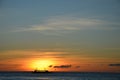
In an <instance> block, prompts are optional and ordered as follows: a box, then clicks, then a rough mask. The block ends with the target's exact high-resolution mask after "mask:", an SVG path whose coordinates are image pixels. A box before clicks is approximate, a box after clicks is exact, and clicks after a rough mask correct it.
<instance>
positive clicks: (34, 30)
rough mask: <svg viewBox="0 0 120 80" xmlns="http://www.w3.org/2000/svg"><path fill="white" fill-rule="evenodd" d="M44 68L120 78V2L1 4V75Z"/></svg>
mask: <svg viewBox="0 0 120 80" xmlns="http://www.w3.org/2000/svg"><path fill="white" fill-rule="evenodd" d="M43 63H44V64H43ZM41 65H44V67H42V69H43V68H46V69H49V70H52V71H55V70H56V71H86V72H89V71H91V72H94V71H95V72H104V71H105V72H120V1H119V0H0V71H23V70H25V71H29V70H34V69H35V68H41Z"/></svg>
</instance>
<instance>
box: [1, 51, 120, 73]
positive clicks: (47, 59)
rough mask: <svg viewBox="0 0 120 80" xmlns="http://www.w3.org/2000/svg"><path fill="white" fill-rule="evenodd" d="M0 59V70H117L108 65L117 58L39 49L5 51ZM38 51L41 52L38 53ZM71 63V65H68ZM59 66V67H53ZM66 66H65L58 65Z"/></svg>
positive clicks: (115, 67)
mask: <svg viewBox="0 0 120 80" xmlns="http://www.w3.org/2000/svg"><path fill="white" fill-rule="evenodd" d="M3 53H4V54H2V55H1V56H0V57H1V59H2V58H3V59H2V60H1V61H0V64H1V66H0V71H32V70H34V69H39V70H44V69H47V70H50V71H86V72H89V71H90V72H94V71H95V72H96V71H97V72H119V71H120V69H119V66H109V64H112V63H115V62H116V63H118V62H119V61H118V60H117V59H110V58H108V59H106V58H90V57H85V56H69V57H67V56H66V57H65V56H63V57H62V56H60V55H61V54H65V53H63V52H39V51H17V50H16V51H7V52H3ZM38 53H43V54H42V55H38ZM77 57H79V58H77ZM69 65H71V66H69ZM55 66H59V68H55ZM60 66H67V67H60Z"/></svg>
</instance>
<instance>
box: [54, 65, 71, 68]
mask: <svg viewBox="0 0 120 80" xmlns="http://www.w3.org/2000/svg"><path fill="white" fill-rule="evenodd" d="M70 67H72V65H59V66H53V68H70Z"/></svg>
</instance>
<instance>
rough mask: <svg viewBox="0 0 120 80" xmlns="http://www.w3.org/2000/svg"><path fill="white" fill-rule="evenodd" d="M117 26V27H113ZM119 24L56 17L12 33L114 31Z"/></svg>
mask: <svg viewBox="0 0 120 80" xmlns="http://www.w3.org/2000/svg"><path fill="white" fill-rule="evenodd" d="M115 26H117V27H115ZM119 26H120V23H115V22H109V21H104V20H100V19H93V18H76V17H71V16H69V17H65V16H57V17H52V18H48V19H46V20H44V21H43V22H42V23H41V24H38V25H31V26H29V27H22V28H19V29H17V30H14V31H13V32H21V31H37V32H41V33H43V34H49V35H50V34H51V35H54V34H56V33H57V34H62V33H69V32H71V31H79V30H84V29H104V30H109V29H116V28H119Z"/></svg>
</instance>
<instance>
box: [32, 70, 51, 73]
mask: <svg viewBox="0 0 120 80" xmlns="http://www.w3.org/2000/svg"><path fill="white" fill-rule="evenodd" d="M33 73H50V72H49V71H48V70H38V69H35V70H34V71H33Z"/></svg>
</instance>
